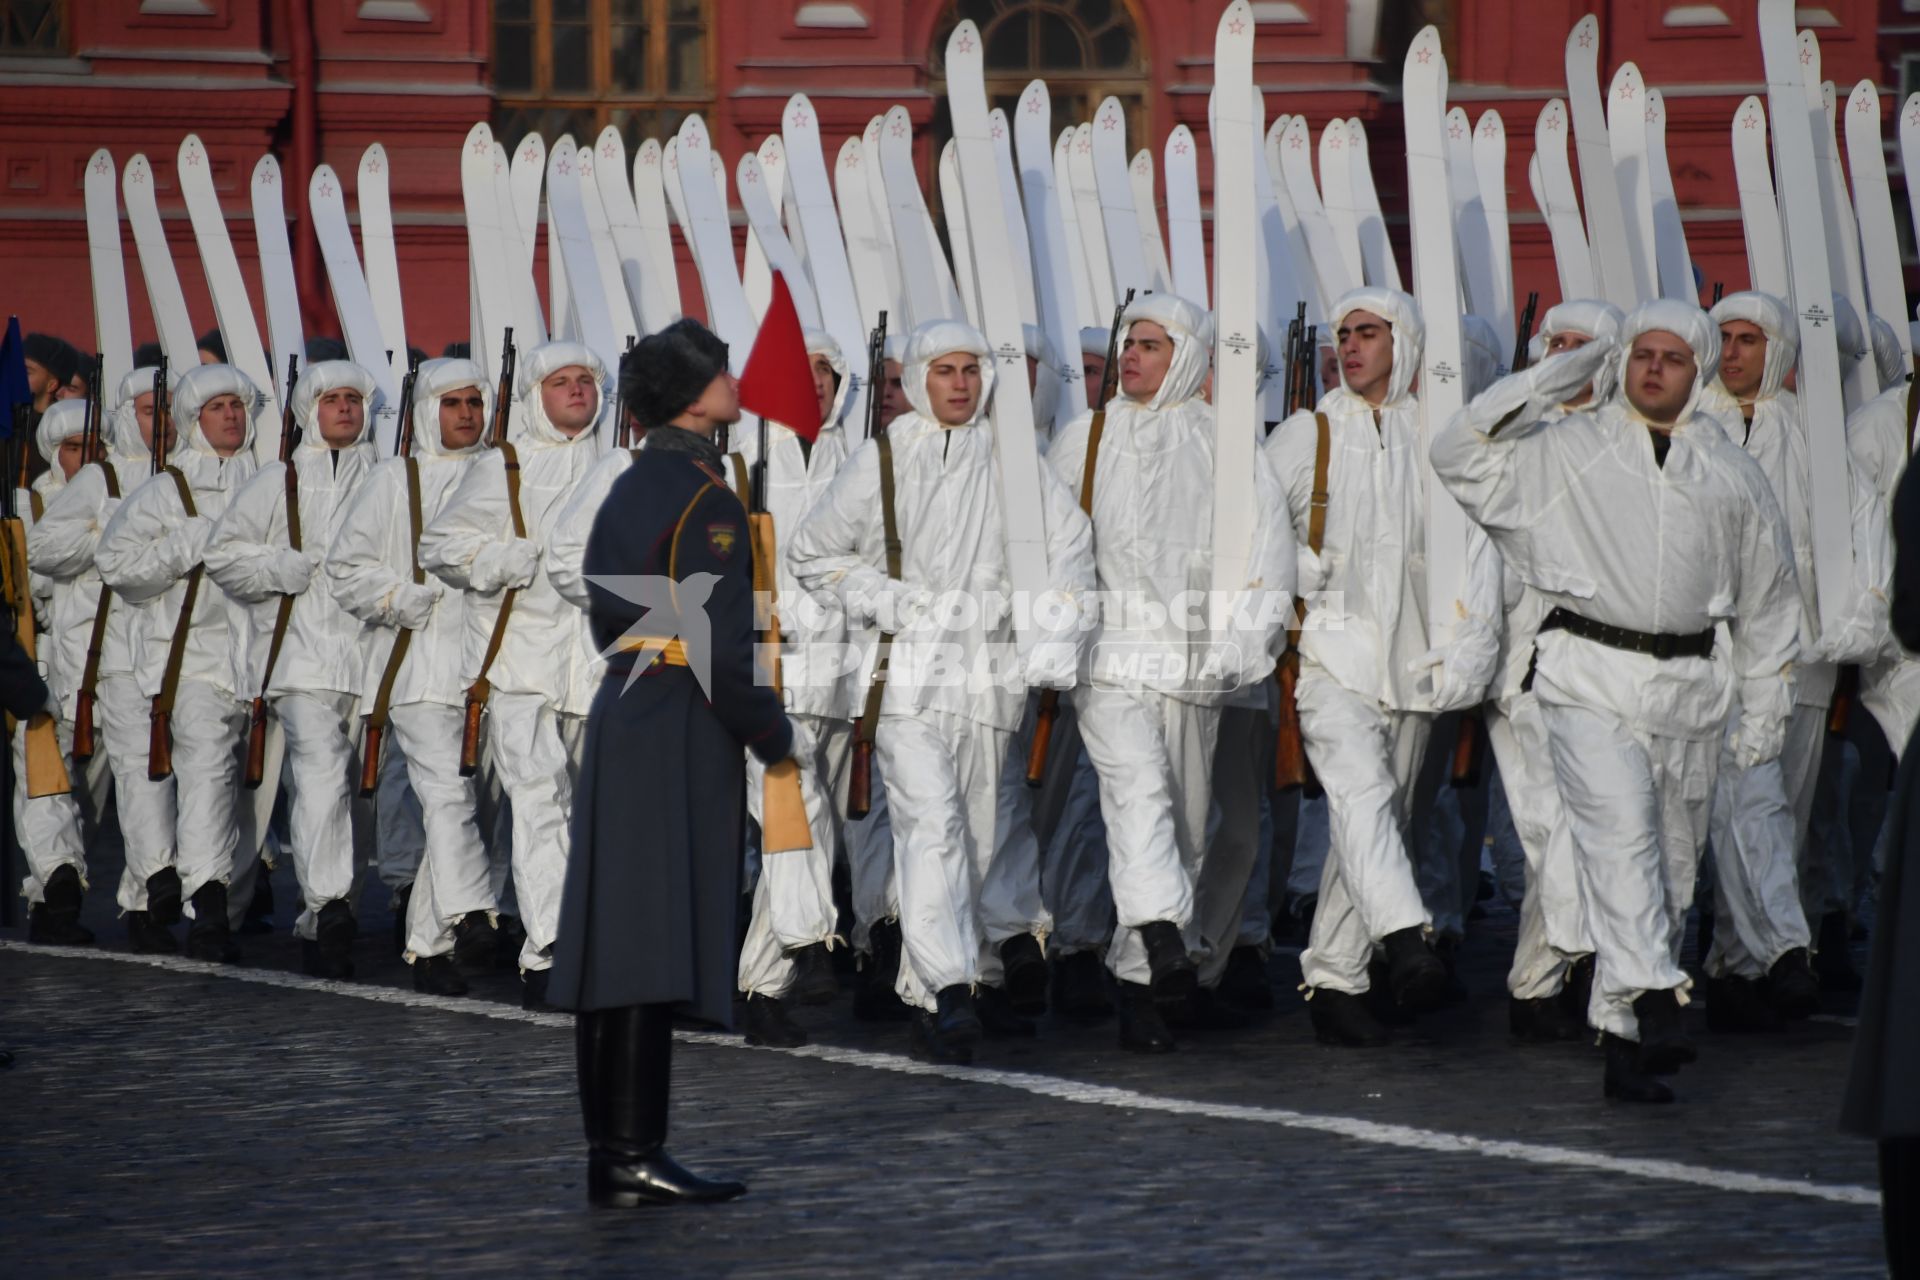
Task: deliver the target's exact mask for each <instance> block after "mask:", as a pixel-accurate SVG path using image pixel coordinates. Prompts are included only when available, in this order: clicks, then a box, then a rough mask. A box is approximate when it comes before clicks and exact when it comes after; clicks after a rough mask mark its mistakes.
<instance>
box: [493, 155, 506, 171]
mask: <svg viewBox="0 0 1920 1280" xmlns="http://www.w3.org/2000/svg"><path fill="white" fill-rule="evenodd" d="M506 167H507V166H505V165H504V164H501V163H500V161H499V160H498V159H497V158H496V159H495V160H494V162H493V171H494V172H495V173H499V172H500V171H501V170H502V169H504V168H506Z"/></svg>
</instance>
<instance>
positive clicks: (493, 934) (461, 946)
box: [453, 911, 500, 978]
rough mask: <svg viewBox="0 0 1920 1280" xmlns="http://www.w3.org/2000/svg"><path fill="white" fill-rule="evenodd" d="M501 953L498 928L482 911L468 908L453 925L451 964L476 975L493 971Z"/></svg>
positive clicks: (470, 976)
mask: <svg viewBox="0 0 1920 1280" xmlns="http://www.w3.org/2000/svg"><path fill="white" fill-rule="evenodd" d="M499 956H500V931H499V930H498V929H495V928H494V927H493V921H492V919H491V918H489V917H488V915H487V913H486V912H484V911H469V912H467V914H465V915H463V916H461V917H460V918H459V919H458V920H456V921H455V922H454V925H453V965H454V968H456V969H458V970H460V972H461V974H462V975H463V976H465V977H469V978H478V977H481V976H483V975H485V974H489V973H492V972H493V970H494V968H495V963H496V961H498V959H499Z"/></svg>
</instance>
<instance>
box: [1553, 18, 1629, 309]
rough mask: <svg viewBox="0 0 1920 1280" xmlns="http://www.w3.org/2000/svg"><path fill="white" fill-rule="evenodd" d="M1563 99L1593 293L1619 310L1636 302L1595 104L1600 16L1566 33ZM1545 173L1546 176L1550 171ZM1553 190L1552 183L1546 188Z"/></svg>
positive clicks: (1609, 155) (1603, 124) (1608, 151)
mask: <svg viewBox="0 0 1920 1280" xmlns="http://www.w3.org/2000/svg"><path fill="white" fill-rule="evenodd" d="M1566 63H1567V99H1568V101H1569V103H1570V104H1571V106H1572V110H1573V136H1574V152H1575V154H1576V155H1577V156H1578V157H1579V160H1580V193H1581V198H1582V200H1583V202H1584V204H1585V207H1586V213H1587V246H1588V248H1590V249H1591V250H1592V251H1593V277H1594V284H1595V285H1596V286H1597V287H1598V289H1599V293H1598V294H1597V295H1590V296H1598V297H1604V298H1605V299H1606V300H1607V301H1608V302H1611V303H1612V304H1613V305H1614V306H1616V307H1619V308H1620V309H1621V310H1622V311H1631V310H1633V308H1634V307H1635V306H1636V305H1637V304H1638V303H1639V302H1640V291H1639V286H1638V282H1637V281H1638V278H1637V277H1636V276H1635V274H1634V267H1633V251H1632V250H1631V249H1629V248H1628V247H1627V226H1626V217H1625V214H1624V213H1623V212H1622V209H1621V204H1620V190H1619V186H1618V183H1617V182H1616V180H1615V178H1614V170H1613V146H1612V144H1611V143H1610V142H1609V141H1608V140H1607V118H1606V115H1605V114H1604V112H1603V110H1602V108H1601V103H1600V20H1599V19H1598V18H1596V17H1594V16H1593V15H1592V14H1588V15H1587V16H1586V17H1584V18H1582V19H1580V21H1578V22H1576V23H1574V24H1573V30H1571V31H1569V32H1568V33H1567V58H1566ZM1546 176H1547V177H1548V178H1549V179H1551V178H1552V177H1553V175H1552V173H1551V172H1548V173H1547V174H1546ZM1548 190H1549V191H1551V190H1552V188H1551V187H1549V188H1548Z"/></svg>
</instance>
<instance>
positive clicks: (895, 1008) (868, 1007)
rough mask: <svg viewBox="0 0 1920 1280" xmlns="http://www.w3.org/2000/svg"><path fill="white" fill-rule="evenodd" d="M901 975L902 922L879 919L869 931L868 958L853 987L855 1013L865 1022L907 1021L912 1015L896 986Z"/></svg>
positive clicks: (855, 1015) (854, 1014)
mask: <svg viewBox="0 0 1920 1280" xmlns="http://www.w3.org/2000/svg"><path fill="white" fill-rule="evenodd" d="M899 977H900V922H899V921H898V920H876V921H875V922H874V923H873V925H872V926H871V927H870V928H869V929H868V930H867V961H866V964H865V965H864V966H863V967H862V968H861V970H860V980H859V982H858V984H857V985H855V987H854V989H853V1016H854V1017H856V1018H858V1019H860V1020H861V1021H862V1022H905V1021H907V1020H908V1019H909V1018H911V1017H913V1010H911V1009H909V1008H907V1006H906V1003H905V1002H904V1001H902V1000H901V999H900V996H899V993H898V992H896V991H895V990H894V989H893V987H894V983H895V982H896V981H897V980H898V979H899Z"/></svg>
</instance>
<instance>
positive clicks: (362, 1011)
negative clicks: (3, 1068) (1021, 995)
mask: <svg viewBox="0 0 1920 1280" xmlns="http://www.w3.org/2000/svg"><path fill="white" fill-rule="evenodd" d="M115 870H116V871H117V868H116V869H115ZM104 871H105V868H96V881H95V883H96V889H95V891H94V892H93V893H92V894H91V895H90V911H91V912H92V913H94V914H95V915H97V917H98V918H92V917H90V921H89V922H90V923H92V924H94V925H95V926H96V927H97V928H98V929H99V930H100V932H101V935H102V944H103V945H102V946H101V947H100V948H97V949H89V950H87V951H61V952H55V951H53V950H51V949H40V948H28V947H26V946H24V945H23V944H21V943H19V942H18V941H17V939H18V938H19V936H20V934H19V932H18V931H13V932H10V933H7V934H3V935H0V938H6V939H12V940H13V941H7V942H5V944H4V945H0V1045H4V1046H5V1047H8V1048H12V1049H14V1050H15V1051H16V1052H17V1053H18V1055H19V1061H18V1063H17V1065H15V1066H14V1068H13V1069H12V1070H11V1071H7V1072H0V1100H3V1101H4V1115H5V1116H6V1136H5V1137H4V1139H0V1187H4V1188H5V1192H4V1196H3V1197H0V1239H3V1240H4V1247H5V1251H6V1252H5V1256H6V1258H7V1263H6V1272H7V1274H8V1275H9V1276H14V1277H21V1278H22V1280H25V1278H26V1277H38V1276H59V1277H62V1280H72V1277H76V1276H91V1275H100V1274H106V1273H112V1274H114V1275H119V1276H127V1275H139V1276H173V1275H179V1276H199V1275H206V1274H210V1273H213V1272H216V1271H218V1272H221V1273H225V1274H231V1275H252V1274H264V1273H269V1272H271V1273H273V1274H275V1275H282V1276H285V1275H307V1274H318V1273H327V1274H331V1275H362V1274H366V1275H382V1276H388V1275H426V1274H435V1275H439V1274H460V1275H468V1276H483V1275H514V1276H520V1275H526V1274H542V1275H545V1274H565V1275H576V1274H595V1275H634V1276H642V1275H644V1276H681V1275H687V1276H694V1275H698V1276H716V1275H729V1276H732V1275H738V1276H803V1275H804V1276H818V1275H822V1274H834V1273H848V1272H852V1273H864V1274H874V1273H885V1274H896V1275H929V1274H938V1275H943V1276H954V1275H984V1274H994V1273H1000V1274H1008V1273H1011V1274H1023V1275H1024V1274H1034V1273H1038V1272H1042V1271H1052V1272H1055V1273H1057V1274H1061V1275H1095V1274H1097V1275H1101V1276H1127V1275H1148V1274H1151V1275H1165V1274H1169V1273H1172V1274H1197V1275H1244V1274H1266V1275H1310V1276H1378V1275H1388V1274H1394V1275H1418V1276H1433V1277H1443V1276H1478V1275H1549V1274H1550V1275H1578V1276H1589V1275H1591V1276H1617V1275H1626V1274H1637V1275H1672V1274H1687V1275H1728V1276H1755V1275H1764V1276H1807V1275H1813V1274H1819V1275H1821V1276H1823V1277H1827V1276H1856V1275H1857V1276H1871V1275H1878V1274H1884V1272H1883V1270H1882V1266H1883V1264H1882V1263H1881V1261H1880V1258H1881V1251H1880V1242H1879V1212H1878V1208H1877V1204H1876V1202H1875V1200H1874V1196H1873V1191H1872V1188H1873V1187H1874V1185H1875V1183H1874V1169H1873V1153H1872V1148H1871V1146H1870V1145H1868V1144H1866V1143H1863V1142H1858V1141H1855V1140H1853V1139H1850V1138H1845V1137H1842V1136H1840V1135H1838V1134H1837V1133H1836V1132H1835V1130H1834V1117H1835V1114H1836V1112H1837V1108H1838V1099H1839V1093H1840V1089H1841V1086H1842V1083H1843V1080H1844V1075H1845V1070H1846V1061H1847V1052H1848V1041H1849V1036H1850V1034H1851V1033H1850V1031H1849V1029H1848V1026H1847V1021H1848V1020H1847V1019H1846V1018H1845V1017H1844V1016H1843V1015H1844V1013H1845V1012H1846V1011H1845V1010H1844V1009H1842V1008H1840V1007H1835V1008H1834V1009H1832V1010H1830V1012H1829V1014H1828V1016H1827V1017H1826V1018H1823V1019H1821V1020H1817V1021H1815V1022H1812V1023H1805V1024H1801V1025H1800V1026H1798V1027H1796V1028H1795V1029H1794V1030H1792V1031H1791V1032H1789V1033H1787V1034H1785V1035H1781V1036H1777V1037H1769V1038H1766V1039H1764V1040H1754V1039H1740V1040H1733V1039H1729V1038H1726V1037H1710V1036H1708V1035H1707V1033H1706V1032H1705V1030H1704V1027H1696V1030H1697V1031H1698V1032H1699V1034H1700V1035H1701V1037H1702V1038H1703V1043H1702V1048H1703V1052H1702V1060H1701V1062H1700V1063H1699V1064H1698V1065H1697V1066H1695V1067H1690V1068H1688V1069H1687V1071H1686V1072H1684V1073H1683V1074H1682V1075H1681V1076H1680V1077H1678V1080H1677V1085H1678V1087H1679V1089H1680V1091H1681V1095H1682V1101H1681V1103H1680V1104H1679V1105H1677V1106H1674V1107H1669V1108H1649V1109H1634V1108H1622V1107H1618V1106H1611V1105H1608V1104H1606V1103H1605V1102H1603V1101H1602V1099H1601V1098H1600V1087H1599V1076H1600V1063H1599V1060H1598V1055H1597V1051H1596V1050H1593V1049H1591V1048H1588V1047H1585V1046H1576V1047H1570V1048H1547V1049H1521V1048H1516V1047H1514V1046H1512V1045H1511V1044H1510V1043H1509V1042H1508V1040H1507V1038H1506V1035H1505V1023H1504V1017H1505V1004H1504V990H1503V989H1502V987H1501V970H1502V967H1503V965H1504V961H1505V957H1506V955H1507V954H1508V952H1509V951H1510V948H1511V945H1512V927H1513V924H1512V916H1511V915H1510V914H1508V913H1505V912H1501V911H1496V912H1495V913H1494V914H1493V915H1492V917H1491V918H1490V919H1489V920H1488V921H1486V922H1485V924H1484V926H1482V927H1480V929H1479V932H1478V933H1477V934H1476V935H1475V936H1474V937H1473V938H1472V939H1471V940H1470V941H1469V944H1468V947H1467V950H1466V962H1465V965H1464V968H1463V973H1464V976H1465V978H1466V981H1467V983H1468V985H1469V988H1470V989H1471V990H1472V992H1473V993H1474V998H1473V999H1472V1000H1471V1001H1470V1002H1469V1003H1468V1004H1467V1005H1466V1006H1465V1007H1463V1008H1460V1009H1456V1010H1453V1011H1450V1012H1448V1013H1446V1014H1442V1015H1438V1016H1435V1017H1433V1018H1431V1019H1428V1020H1427V1022H1428V1023H1430V1025H1428V1026H1424V1027H1423V1028H1421V1029H1420V1031H1419V1033H1418V1034H1413V1033H1401V1034H1400V1036H1399V1038H1398V1041H1397V1043H1396V1044H1395V1045H1394V1046H1393V1047H1392V1048H1390V1049H1387V1050H1384V1051H1379V1052H1372V1053H1363V1054H1357V1053H1350V1052H1341V1051H1336V1050H1332V1049H1325V1048H1322V1047H1321V1046H1319V1045H1317V1044H1315V1043H1314V1041H1313V1037H1312V1034H1311V1031H1310V1030H1309V1029H1308V1027H1307V1019H1306V1015H1305V1010H1304V1008H1303V1007H1302V1005H1301V1003H1300V1001H1299V1000H1298V998H1297V997H1295V996H1294V995H1293V994H1292V992H1291V988H1292V986H1293V984H1294V983H1296V982H1297V981H1298V979H1299V970H1298V965H1297V963H1296V962H1295V961H1294V960H1293V958H1292V956H1291V955H1289V954H1286V953H1284V952H1282V953H1281V954H1278V955H1276V956H1275V958H1274V961H1273V967H1272V972H1273V976H1274V979H1275V983H1276V986H1277V987H1278V988H1279V990H1280V991H1281V999H1280V1002H1279V1003H1280V1007H1279V1008H1278V1009H1277V1010H1276V1011H1275V1013H1273V1014H1272V1015H1270V1016H1267V1017H1266V1018H1264V1019H1263V1020H1261V1021H1260V1022H1259V1023H1257V1024H1256V1025H1255V1026H1254V1027H1253V1028H1251V1029H1249V1030H1247V1031H1244V1032H1235V1033H1222V1034H1215V1035H1211V1036H1196V1037H1194V1038H1192V1039H1191V1040H1189V1041H1187V1042H1185V1043H1183V1045H1182V1048H1181V1051H1180V1052H1179V1053H1177V1054H1175V1055H1173V1056H1171V1057H1165V1058H1154V1059H1142V1058H1138V1057H1134V1056H1132V1055H1127V1054H1123V1053H1121V1052H1119V1051H1118V1050H1117V1049H1116V1048H1115V1047H1114V1043H1113V1029H1112V1026H1111V1024H1108V1025H1106V1026H1096V1027H1092V1028H1076V1027H1068V1026H1054V1025H1052V1024H1049V1025H1047V1026H1046V1027H1044V1028H1043V1032H1042V1036H1041V1038H1040V1039H1038V1040H1037V1041H1031V1042H1005V1041H1001V1042H992V1043H989V1044H988V1045H987V1046H986V1047H985V1049H984V1051H983V1052H982V1054H981V1056H980V1059H979V1061H980V1065H981V1069H980V1070H977V1071H969V1070H967V1069H964V1068H954V1069H942V1070H941V1071H937V1072H936V1071H932V1070H930V1069H927V1068H923V1067H919V1066H918V1065H917V1064H912V1063H910V1062H908V1061H907V1060H906V1058H905V1036H904V1033H903V1031H902V1030H901V1029H900V1028H898V1027H873V1026H868V1025H865V1024H861V1023H859V1022H856V1021H854V1019H853V1018H852V1015H851V1013H850V1011H849V1010H848V1008H847V1002H846V1000H845V999H844V998H843V999H842V1000H841V1002H839V1003H838V1004H836V1005H835V1006H833V1007H831V1008H827V1009H818V1010H805V1011H802V1012H801V1014H800V1017H801V1019H802V1020H803V1021H804V1022H805V1023H806V1024H807V1025H808V1026H809V1027H810V1028H811V1029H812V1030H813V1032H814V1037H815V1045H814V1046H813V1047H811V1048H809V1049H806V1050H801V1051H799V1052H797V1053H786V1052H776V1051H769V1050H755V1049H749V1048H746V1047H745V1046H744V1045H742V1043H741V1042H740V1041H739V1040H738V1038H737V1037H732V1036H724V1037H723V1036H720V1035H717V1034H702V1033H688V1034H686V1035H685V1036H684V1037H683V1039H684V1040H685V1041H686V1043H683V1044H682V1046H681V1047H680V1051H679V1054H678V1056H677V1058H676V1067H677V1074H676V1081H675V1084H676V1093H675V1105H674V1125H675V1132H674V1139H673V1143H672V1146H673V1149H674V1150H675V1152H676V1153H677V1154H679V1155H680V1156H681V1157H682V1158H683V1159H685V1160H686V1161H687V1162H688V1163H689V1164H690V1165H692V1166H693V1167H695V1168H696V1169H699V1170H702V1171H710V1172H716V1173H727V1174H736V1175H738V1176H741V1177H743V1178H744V1179H745V1180H746V1181H747V1182H748V1183H749V1184H750V1186H751V1192H750V1194H749V1195H748V1197H747V1198H746V1199H744V1200H741V1201H739V1202H737V1203H735V1204H732V1205H726V1206H717V1207H713V1208H707V1209H695V1210H681V1211H659V1210H652V1211H639V1212H634V1213H612V1212H602V1213H593V1212H590V1211H589V1210H588V1209H587V1208H586V1206H585V1192H584V1185H583V1183H584V1152H583V1150H582V1145H581V1140H580V1137H579V1114H578V1109H577V1102H576V1098H575V1095H574V1092H573V1064H572V1037H571V1035H570V1033H569V1031H568V1030H567V1027H568V1025H569V1024H568V1022H567V1020H566V1019H565V1018H564V1017H562V1016H559V1015H526V1014H522V1013H521V1012H520V1011H519V1009H518V1007H517V1003H515V1001H516V999H517V983H516V982H515V980H514V979H513V978H512V977H511V976H508V975H502V976H501V977H499V978H497V979H491V980H482V981H481V982H480V983H478V984H477V985H476V988H475V994H474V996H472V997H468V998H467V999H464V1000H458V1001H454V1000H435V999H429V998H426V997H416V996H415V995H414V994H413V992H412V991H411V988H410V987H409V986H408V985H407V982H406V977H407V973H406V969H405V966H404V965H402V964H401V963H400V962H399V961H398V960H397V959H395V958H394V957H393V956H392V953H391V947H390V944H389V942H388V938H387V933H386V929H387V920H386V918H385V914H384V898H385V895H384V893H383V892H382V891H380V890H378V889H377V888H376V889H375V890H373V891H371V892H369V893H368V894H367V895H365V898H364V901H363V904H362V906H363V913H362V914H363V928H364V930H365V935H364V936H363V937H362V939H361V941H360V943H359V944H358V950H357V952H356V961H357V963H358V966H359V968H360V972H361V977H360V980H359V981H357V982H355V983H352V984H327V983H319V982H315V981H313V980H311V979H307V978H305V977H302V976H299V974H298V970H299V952H298V944H297V943H296V942H294V941H293V940H292V939H291V938H289V937H288V936H287V934H286V933H285V932H284V927H283V931H282V932H279V933H276V934H273V935H271V936H266V937H250V938H247V939H244V943H245V945H246V949H247V965H246V966H243V967H241V968H237V969H225V970H215V969H213V968H211V967H209V966H200V965H193V964H190V963H187V962H184V961H177V960H169V961H164V962H153V961H148V960H144V959H135V958H131V957H128V956H127V953H126V942H125V936H124V930H123V929H121V928H120V927H119V925H118V922H117V921H115V920H113V919H112V918H111V911H112V904H111V897H110V893H109V892H106V891H105V888H106V886H107V885H108V884H110V883H111V876H110V875H107V874H101V873H102V872H104ZM276 887H277V888H278V889H279V890H280V893H281V901H282V903H283V904H284V903H285V902H286V901H287V900H288V899H289V898H291V896H292V885H291V880H290V877H288V876H287V874H286V873H285V871H284V870H283V871H282V872H281V873H280V875H279V876H278V878H277V881H276ZM281 914H282V917H283V926H284V917H286V916H287V915H288V914H289V913H288V912H287V911H286V910H285V908H284V906H283V910H282V913H281ZM1501 1144H1515V1145H1511V1146H1503V1145H1501ZM1653 1161H1657V1162H1670V1163H1668V1164H1664V1165H1648V1164H1642V1163H1635V1162H1653Z"/></svg>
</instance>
